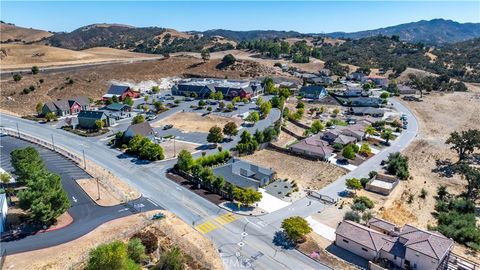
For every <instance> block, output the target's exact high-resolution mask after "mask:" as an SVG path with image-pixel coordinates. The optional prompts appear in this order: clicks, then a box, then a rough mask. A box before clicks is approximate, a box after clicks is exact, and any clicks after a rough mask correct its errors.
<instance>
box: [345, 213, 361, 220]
mask: <svg viewBox="0 0 480 270" xmlns="http://www.w3.org/2000/svg"><path fill="white" fill-rule="evenodd" d="M343 219H344V220H351V221H355V222H360V219H361V217H360V214H359V213H358V212H355V211H348V212H346V213H345V216H343Z"/></svg>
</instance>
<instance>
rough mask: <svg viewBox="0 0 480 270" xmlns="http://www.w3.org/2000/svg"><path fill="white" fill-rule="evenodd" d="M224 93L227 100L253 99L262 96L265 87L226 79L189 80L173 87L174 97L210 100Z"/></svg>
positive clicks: (254, 82)
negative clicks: (215, 94) (235, 98)
mask: <svg viewBox="0 0 480 270" xmlns="http://www.w3.org/2000/svg"><path fill="white" fill-rule="evenodd" d="M216 92H222V95H223V97H224V98H226V99H232V98H234V97H237V96H238V97H240V98H251V97H254V96H258V95H262V94H263V92H264V89H263V86H262V84H261V83H260V82H258V81H244V80H224V79H187V80H182V81H180V82H179V83H177V84H175V85H174V86H173V87H172V94H173V95H182V96H196V97H199V98H208V97H209V96H210V95H211V94H212V93H216Z"/></svg>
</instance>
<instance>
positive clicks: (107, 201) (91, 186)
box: [77, 178, 122, 206]
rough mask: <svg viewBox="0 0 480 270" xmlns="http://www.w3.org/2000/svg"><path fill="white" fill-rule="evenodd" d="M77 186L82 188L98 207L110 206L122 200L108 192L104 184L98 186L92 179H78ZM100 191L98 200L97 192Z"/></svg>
mask: <svg viewBox="0 0 480 270" xmlns="http://www.w3.org/2000/svg"><path fill="white" fill-rule="evenodd" d="M77 184H79V185H80V187H82V189H83V190H84V191H85V193H87V194H88V196H89V197H90V198H91V199H92V200H93V201H94V202H95V203H96V204H98V205H100V206H112V205H117V204H120V203H122V200H121V199H119V198H118V197H119V196H118V195H117V194H115V193H113V192H112V191H110V190H108V189H107V188H106V187H105V186H104V184H103V183H102V184H100V182H98V185H97V181H96V180H95V179H94V178H90V179H78V180H77ZM99 191H100V199H99V197H98V192H99Z"/></svg>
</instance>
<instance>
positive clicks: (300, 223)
mask: <svg viewBox="0 0 480 270" xmlns="http://www.w3.org/2000/svg"><path fill="white" fill-rule="evenodd" d="M282 229H283V230H284V231H285V233H286V234H287V236H288V238H290V240H292V241H293V242H297V241H298V240H300V239H301V238H303V237H304V236H305V235H306V234H308V233H310V232H311V231H312V228H310V225H309V224H308V222H307V221H306V220H305V219H304V218H302V217H299V216H295V217H290V218H287V219H284V220H283V221H282Z"/></svg>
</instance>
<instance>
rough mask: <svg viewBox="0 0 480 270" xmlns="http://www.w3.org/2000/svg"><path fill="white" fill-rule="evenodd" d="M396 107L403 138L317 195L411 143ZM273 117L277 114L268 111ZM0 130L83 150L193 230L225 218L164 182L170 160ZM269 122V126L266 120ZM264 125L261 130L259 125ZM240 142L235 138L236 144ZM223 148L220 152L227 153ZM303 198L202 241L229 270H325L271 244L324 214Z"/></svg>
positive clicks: (33, 127) (33, 128) (10, 123)
mask: <svg viewBox="0 0 480 270" xmlns="http://www.w3.org/2000/svg"><path fill="white" fill-rule="evenodd" d="M391 102H392V103H393V105H394V107H395V108H396V109H397V110H398V111H400V112H402V113H405V114H407V115H408V118H409V129H408V130H407V132H403V133H402V135H401V136H399V137H398V138H397V139H396V140H395V141H394V142H392V146H391V147H389V148H387V149H385V150H383V151H382V152H380V153H379V154H377V155H376V156H374V157H373V158H371V159H370V160H368V161H367V162H364V163H363V164H362V165H361V166H359V167H358V168H357V169H356V170H354V171H352V172H350V173H349V174H348V175H347V176H345V177H342V178H340V179H338V180H337V181H336V182H334V183H332V184H330V185H329V186H327V187H326V188H325V189H323V190H321V191H320V192H321V193H325V194H330V195H332V196H335V197H336V196H337V195H338V192H339V191H342V190H343V189H345V178H346V177H353V176H354V175H359V176H360V175H361V176H364V175H367V174H368V172H369V171H371V170H375V169H376V168H377V167H378V166H379V164H380V161H381V160H382V159H384V158H385V157H386V156H387V155H388V153H389V152H394V151H400V150H402V149H403V148H404V147H406V146H407V145H408V143H410V141H411V140H412V139H413V138H414V137H415V135H416V132H417V130H418V125H417V123H416V120H415V118H414V116H413V115H412V114H411V113H410V112H409V111H408V109H407V108H405V107H404V106H403V105H401V104H400V103H398V102H397V101H395V100H391ZM272 112H274V114H276V113H275V110H272ZM0 115H1V116H2V117H1V119H0V125H2V126H5V127H9V128H12V129H15V130H16V125H17V124H18V127H19V129H20V131H22V132H25V133H27V134H30V135H31V134H35V136H36V137H38V138H41V139H44V140H47V141H49V140H51V136H53V137H54V138H55V144H56V145H61V146H63V147H65V148H67V149H70V150H72V151H74V152H76V153H77V154H78V155H79V154H81V152H82V150H85V154H86V155H87V157H88V158H89V159H91V160H93V161H94V162H96V163H98V164H99V165H101V166H103V167H104V168H107V169H108V170H110V171H111V172H112V173H113V174H115V175H117V176H118V177H120V178H121V179H122V180H124V181H125V182H126V183H128V184H130V185H131V186H133V187H135V188H136V189H137V190H139V191H141V192H142V193H143V194H144V195H145V196H148V197H150V198H153V199H155V201H157V202H158V203H159V204H160V205H161V206H162V207H164V208H166V209H168V210H169V211H171V212H173V213H175V214H176V215H177V216H179V217H180V218H181V219H182V220H184V221H185V222H187V223H190V224H192V225H194V226H196V225H199V224H201V223H205V222H213V221H214V220H215V218H217V217H218V216H221V215H224V214H226V213H228V212H227V211H225V210H223V209H221V208H219V207H218V206H217V205H215V204H213V203H211V202H209V201H207V200H206V199H204V198H202V197H199V196H196V195H193V196H192V193H191V191H189V190H188V189H185V188H184V187H182V186H179V185H177V184H176V183H174V182H173V181H170V180H168V179H167V178H166V177H165V171H166V170H167V169H168V168H170V167H171V166H173V164H174V163H175V161H174V160H168V161H162V162H154V163H150V164H144V165H138V164H136V161H135V160H134V159H130V158H124V159H122V158H119V156H120V154H121V152H120V151H117V150H114V149H110V148H108V147H107V146H106V145H105V141H99V140H98V139H97V140H93V139H91V138H90V139H89V138H84V137H79V136H76V135H74V134H71V133H68V132H65V131H63V130H60V129H56V128H54V127H52V126H49V125H41V124H38V123H34V122H31V121H28V120H24V119H20V118H17V117H12V116H8V115H5V114H0ZM268 121H269V122H270V121H271V119H270V120H268ZM257 125H259V126H260V125H262V124H260V123H259V124H257ZM236 139H238V138H236ZM227 148H228V147H226V145H225V146H224V149H227ZM308 201H309V199H308V198H305V199H302V200H299V201H297V202H295V203H294V204H292V205H291V206H290V207H288V209H286V208H284V209H281V210H278V211H276V212H273V213H270V214H268V215H265V216H261V217H250V216H249V217H240V218H239V219H237V220H236V221H234V222H231V223H228V224H225V225H223V226H219V228H216V229H214V230H212V231H210V232H208V233H206V234H205V236H206V237H207V238H209V239H211V240H212V241H213V243H214V244H215V246H216V247H217V248H218V249H219V251H220V255H221V256H222V259H223V260H224V262H225V266H226V267H227V268H229V269H240V268H245V267H249V268H256V269H327V268H328V267H326V266H324V265H322V264H320V263H318V262H316V261H313V260H311V259H310V258H308V257H306V256H304V255H303V254H301V253H300V252H298V251H297V250H289V249H282V248H280V247H277V246H276V245H274V244H273V243H272V239H273V237H274V235H275V232H277V231H280V223H281V221H282V220H283V219H284V218H285V217H289V216H293V215H300V216H309V215H311V214H312V213H314V212H317V211H319V210H322V209H324V207H325V205H324V204H322V203H321V202H318V201H315V200H313V201H312V204H311V205H309V204H308Z"/></svg>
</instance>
